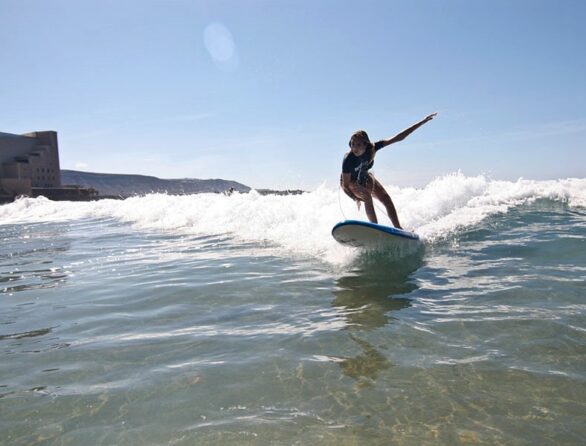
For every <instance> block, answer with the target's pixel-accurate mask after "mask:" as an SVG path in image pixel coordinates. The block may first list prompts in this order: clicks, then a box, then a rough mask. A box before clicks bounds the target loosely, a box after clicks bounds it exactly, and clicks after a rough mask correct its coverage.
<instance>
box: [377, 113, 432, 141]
mask: <svg viewBox="0 0 586 446" xmlns="http://www.w3.org/2000/svg"><path fill="white" fill-rule="evenodd" d="M436 115H437V113H432V114H431V115H427V116H426V117H425V118H423V119H422V120H421V121H419V122H416V123H415V124H413V125H412V126H411V127H408V128H406V129H405V130H403V131H402V132H400V133H398V134H396V135H395V136H393V137H392V138H389V139H383V140H382V141H381V148H382V147H386V146H388V145H390V144H395V143H396V142H399V141H403V140H404V139H405V138H407V136H409V135H410V134H411V133H413V132H414V131H415V130H417V129H418V128H419V127H421V126H422V125H423V124H425V123H426V122H429V121H431V120H432V119H433V118H435V116H436Z"/></svg>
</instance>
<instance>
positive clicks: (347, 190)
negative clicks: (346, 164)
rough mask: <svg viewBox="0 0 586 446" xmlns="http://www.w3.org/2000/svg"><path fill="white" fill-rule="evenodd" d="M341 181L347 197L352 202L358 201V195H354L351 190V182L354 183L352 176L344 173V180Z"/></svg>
mask: <svg viewBox="0 0 586 446" xmlns="http://www.w3.org/2000/svg"><path fill="white" fill-rule="evenodd" d="M340 181H341V183H342V189H344V192H345V193H346V195H348V196H349V197H350V198H352V200H358V197H356V195H354V193H353V192H352V191H351V190H350V182H351V181H352V180H351V174H349V173H342V178H341V179H340Z"/></svg>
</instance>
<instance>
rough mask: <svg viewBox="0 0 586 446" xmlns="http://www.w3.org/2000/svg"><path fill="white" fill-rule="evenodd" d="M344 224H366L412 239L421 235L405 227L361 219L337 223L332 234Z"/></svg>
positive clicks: (369, 226)
mask: <svg viewBox="0 0 586 446" xmlns="http://www.w3.org/2000/svg"><path fill="white" fill-rule="evenodd" d="M343 226H365V227H367V228H372V229H376V230H377V231H382V232H386V233H387V234H392V235H396V236H399V237H404V238H407V239H410V240H419V236H418V235H417V234H415V233H414V232H409V231H405V230H403V229H397V228H393V227H391V226H384V225H379V224H378V223H371V222H368V221H361V220H344V221H341V222H340V223H337V224H336V225H335V226H334V227H333V228H332V235H333V233H334V231H335V230H336V229H338V228H341V227H343Z"/></svg>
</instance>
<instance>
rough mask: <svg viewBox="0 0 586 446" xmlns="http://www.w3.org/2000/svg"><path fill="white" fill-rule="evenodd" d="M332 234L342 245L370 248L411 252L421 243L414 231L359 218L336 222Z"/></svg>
mask: <svg viewBox="0 0 586 446" xmlns="http://www.w3.org/2000/svg"><path fill="white" fill-rule="evenodd" d="M332 236H333V237H334V239H336V241H337V242H338V243H341V244H342V245H346V246H351V247H354V248H366V249H372V250H389V249H391V250H401V251H405V250H406V251H407V252H413V251H415V250H417V248H418V247H419V246H420V244H421V240H420V239H419V236H418V235H417V234H415V233H414V232H409V231H405V230H403V229H397V228H393V227H390V226H383V225H379V224H376V223H370V222H367V221H360V220H345V221H342V222H340V223H337V224H336V225H335V226H334V227H333V229H332Z"/></svg>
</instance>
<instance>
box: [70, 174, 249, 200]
mask: <svg viewBox="0 0 586 446" xmlns="http://www.w3.org/2000/svg"><path fill="white" fill-rule="evenodd" d="M61 184H63V185H64V186H65V185H79V186H84V187H93V188H94V189H96V190H97V191H98V192H99V193H100V195H115V196H121V197H129V196H132V195H145V194H151V193H168V194H173V195H181V194H197V193H202V192H225V191H227V190H229V189H230V188H234V190H236V191H238V192H248V191H250V187H248V186H245V185H244V184H241V183H237V182H236V181H229V180H221V179H210V180H199V179H191V178H183V179H169V180H167V179H161V178H157V177H151V176H145V175H121V174H107V173H92V172H80V171H76V170H62V171H61Z"/></svg>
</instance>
